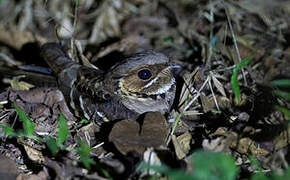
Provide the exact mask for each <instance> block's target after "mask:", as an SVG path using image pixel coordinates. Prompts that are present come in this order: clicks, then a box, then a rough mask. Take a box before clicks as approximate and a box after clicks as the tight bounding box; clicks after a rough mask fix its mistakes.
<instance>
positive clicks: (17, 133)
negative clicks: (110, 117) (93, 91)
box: [0, 0, 290, 180]
mask: <svg viewBox="0 0 290 180" xmlns="http://www.w3.org/2000/svg"><path fill="white" fill-rule="evenodd" d="M46 42H61V43H64V44H68V45H69V47H70V50H71V51H70V52H72V53H71V54H70V55H71V58H72V59H74V60H76V61H77V60H81V61H82V62H83V63H84V64H85V65H87V66H91V64H93V65H95V66H96V67H97V68H99V69H101V70H104V71H107V70H109V68H110V67H111V66H112V65H113V64H115V63H117V62H119V61H121V60H122V59H124V58H125V57H127V56H128V55H131V54H134V53H136V52H139V51H142V50H148V49H154V50H155V51H159V52H162V53H164V54H165V55H166V56H168V57H169V58H170V60H171V61H172V62H173V63H175V64H178V65H180V66H181V67H182V68H181V69H180V71H179V72H178V75H177V77H176V80H177V91H176V96H175V101H174V105H173V108H172V110H171V112H170V113H169V115H166V116H164V115H162V114H160V113H158V112H150V113H147V114H145V115H144V117H143V119H142V122H143V123H136V122H135V121H127V120H120V121H117V122H110V123H107V124H106V125H104V127H102V126H101V127H98V126H97V125H96V124H95V122H91V121H89V120H86V119H79V118H77V117H72V118H69V115H68V114H66V113H67V111H65V109H66V108H65V103H64V100H63V95H62V93H61V92H60V91H59V90H58V89H57V87H58V84H57V80H56V77H55V75H54V74H53V73H52V72H51V70H50V69H49V67H48V65H47V64H46V63H45V61H44V60H43V58H42V57H41V56H40V47H41V45H43V44H44V43H46ZM289 90H290V1H289V0H228V1H224V0H209V1H206V0H196V1H191V0H180V1H174V0H167V1H166V0H159V1H153V0H147V1H146V0H102V1H94V0H62V1H61V0H53V1H46V0H37V1H33V0H25V1H19V0H0V179H15V178H17V179H18V180H20V179H23V180H28V179H41V180H45V179H151V178H155V179H290V169H289V162H290V150H289V141H290V140H289V139H290V126H289V120H290V93H289V92H290V91H289ZM65 96H66V95H65ZM61 114H64V116H62V115H61Z"/></svg>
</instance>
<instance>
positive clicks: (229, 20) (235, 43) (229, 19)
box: [224, 4, 248, 86]
mask: <svg viewBox="0 0 290 180" xmlns="http://www.w3.org/2000/svg"><path fill="white" fill-rule="evenodd" d="M224 7H225V12H226V16H227V20H228V24H229V27H230V31H231V34H232V37H233V41H234V47H235V50H236V53H237V56H238V60H239V62H241V61H242V58H241V55H240V52H239V48H238V43H237V39H236V36H235V33H234V30H233V26H232V23H231V18H230V16H229V12H228V9H227V8H226V5H225V4H224ZM242 74H243V79H244V83H245V85H246V86H247V85H248V83H247V79H246V75H245V71H244V68H242Z"/></svg>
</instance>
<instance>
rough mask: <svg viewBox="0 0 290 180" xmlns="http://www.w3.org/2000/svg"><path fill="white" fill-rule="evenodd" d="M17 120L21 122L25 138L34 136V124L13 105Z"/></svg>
mask: <svg viewBox="0 0 290 180" xmlns="http://www.w3.org/2000/svg"><path fill="white" fill-rule="evenodd" d="M13 106H14V109H15V110H16V112H17V114H18V116H19V118H20V119H21V120H22V124H23V129H24V135H25V136H27V137H30V136H33V134H34V124H33V122H32V121H31V120H30V118H29V116H28V115H27V114H26V113H25V112H24V111H23V110H22V109H21V108H20V107H19V106H17V105H16V104H13Z"/></svg>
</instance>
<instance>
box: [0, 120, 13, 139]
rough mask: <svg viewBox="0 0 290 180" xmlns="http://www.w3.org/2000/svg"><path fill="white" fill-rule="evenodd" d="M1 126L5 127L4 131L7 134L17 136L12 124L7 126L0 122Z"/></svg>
mask: <svg viewBox="0 0 290 180" xmlns="http://www.w3.org/2000/svg"><path fill="white" fill-rule="evenodd" d="M0 127H1V128H2V129H3V131H4V133H5V134H6V135H7V136H16V133H15V131H14V129H13V128H12V127H10V126H6V125H4V124H2V123H0Z"/></svg>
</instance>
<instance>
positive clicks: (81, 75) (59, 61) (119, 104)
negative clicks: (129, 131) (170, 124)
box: [40, 43, 179, 124]
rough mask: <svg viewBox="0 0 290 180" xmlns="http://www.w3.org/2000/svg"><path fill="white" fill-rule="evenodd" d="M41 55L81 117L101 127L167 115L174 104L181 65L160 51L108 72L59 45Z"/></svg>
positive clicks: (45, 48)
mask: <svg viewBox="0 0 290 180" xmlns="http://www.w3.org/2000/svg"><path fill="white" fill-rule="evenodd" d="M40 53H41V56H42V57H43V59H44V60H45V61H46V63H47V64H48V65H49V67H50V68H51V69H52V71H53V72H54V74H55V75H56V76H57V81H58V88H59V89H60V90H61V91H62V93H63V94H64V96H65V98H66V101H67V104H68V105H69V106H70V108H71V109H72V110H73V111H74V114H75V115H76V116H77V117H83V118H86V119H88V120H94V121H95V122H97V123H98V124H102V123H103V122H107V121H114V120H118V119H119V120H121V119H132V120H136V119H137V118H138V117H139V116H140V115H141V114H143V113H146V112H150V111H159V112H161V113H163V114H164V113H167V112H169V110H170V108H171V106H172V104H173V101H174V97H175V92H176V80H175V77H174V69H176V68H179V66H178V65H176V64H174V63H172V62H170V60H169V58H168V57H167V56H165V55H164V54H162V53H160V52H156V51H154V50H146V51H142V52H139V53H136V54H133V55H132V56H130V57H128V58H125V59H124V60H122V61H119V63H117V64H115V65H113V66H112V67H111V68H109V69H108V70H106V71H103V70H100V69H98V68H92V67H88V66H85V65H81V64H79V63H77V62H75V61H74V60H72V59H71V58H70V57H69V56H68V55H67V52H66V51H65V49H64V47H63V46H61V45H60V44H59V43H46V44H44V45H43V46H42V47H41V52H40Z"/></svg>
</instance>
